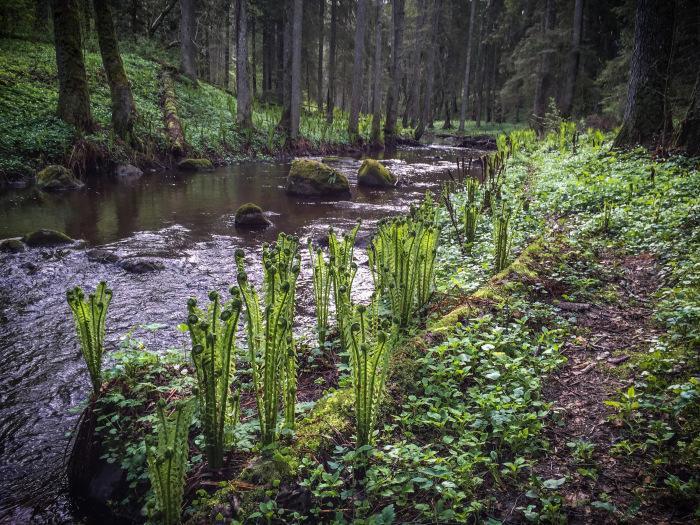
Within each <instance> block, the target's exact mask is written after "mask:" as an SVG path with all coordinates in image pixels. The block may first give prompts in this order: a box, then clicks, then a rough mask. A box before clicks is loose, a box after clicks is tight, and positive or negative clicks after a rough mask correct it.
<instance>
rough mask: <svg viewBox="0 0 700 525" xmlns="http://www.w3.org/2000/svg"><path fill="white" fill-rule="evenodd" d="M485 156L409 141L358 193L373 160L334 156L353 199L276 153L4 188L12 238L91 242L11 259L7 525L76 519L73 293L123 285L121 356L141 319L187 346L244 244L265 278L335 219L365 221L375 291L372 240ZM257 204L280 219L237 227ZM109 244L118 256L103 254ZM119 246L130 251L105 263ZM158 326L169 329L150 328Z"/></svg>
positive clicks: (1, 411)
mask: <svg viewBox="0 0 700 525" xmlns="http://www.w3.org/2000/svg"><path fill="white" fill-rule="evenodd" d="M477 154H478V153H477V152H470V151H467V150H464V149H457V148H449V147H431V148H419V149H409V150H399V151H398V152H396V153H395V154H394V155H393V156H392V157H391V158H387V159H386V162H387V165H388V166H389V167H390V168H391V169H392V171H394V173H396V174H397V175H398V176H399V179H400V185H399V186H398V187H397V188H395V189H391V190H389V191H382V190H369V189H367V190H366V189H364V188H357V186H356V184H355V183H356V179H357V177H356V173H357V169H358V167H359V164H360V160H359V159H355V158H332V159H326V161H327V162H328V164H330V165H332V166H333V167H335V168H337V169H338V170H339V171H341V172H342V173H344V174H346V175H347V176H348V178H349V179H350V184H351V188H352V193H353V195H352V199H351V200H348V201H337V202H329V201H324V200H302V199H299V198H296V197H291V196H288V195H286V194H285V193H284V182H285V177H286V175H287V172H288V170H289V164H288V163H267V162H247V163H240V164H236V165H233V166H228V167H225V168H219V169H217V170H215V171H214V172H213V173H199V174H178V173H164V174H163V173H160V174H149V175H145V176H143V177H142V178H140V179H137V180H133V181H121V182H117V181H113V180H102V181H99V180H96V181H94V182H91V183H90V184H89V185H88V187H87V188H86V189H85V190H84V191H80V192H72V193H67V194H39V193H33V192H31V191H23V192H17V193H11V194H7V195H4V196H0V238H5V237H12V236H19V235H22V234H24V233H26V232H28V231H32V230H36V229H38V228H52V229H57V230H61V231H65V232H66V233H67V234H68V235H70V236H71V237H73V238H76V239H81V240H83V241H84V242H82V243H76V244H75V245H69V246H67V247H62V248H44V249H28V250H27V251H25V252H23V253H19V254H0V355H1V358H0V482H1V484H0V522H6V521H7V522H11V523H15V522H16V523H28V522H32V523H70V522H71V516H72V514H71V508H70V504H69V502H68V498H67V497H66V487H65V480H64V475H63V465H64V459H65V457H64V455H65V451H66V447H67V444H68V442H69V439H68V438H67V437H66V433H67V432H69V431H70V430H71V429H72V428H73V427H74V425H75V423H76V420H77V417H78V416H77V414H76V413H75V411H73V412H71V411H70V409H71V408H74V407H78V406H80V404H81V402H82V401H83V400H84V399H85V398H86V396H87V395H88V394H89V389H90V384H89V378H88V374H87V371H86V369H85V366H84V363H83V361H82V357H81V356H80V352H79V349H78V346H77V341H76V337H75V333H74V326H73V322H72V319H71V317H70V312H69V309H68V306H67V304H66V300H65V291H66V289H68V288H69V287H73V286H77V285H79V286H82V287H83V288H89V289H92V288H94V286H95V285H96V284H97V282H98V281H100V280H106V281H107V282H108V283H109V285H110V287H111V288H112V289H113V290H114V299H113V301H112V305H111V306H110V311H109V315H108V319H107V342H106V351H107V355H108V354H109V352H110V351H111V350H113V349H114V348H115V347H116V346H117V344H118V342H119V336H120V335H121V334H124V333H126V332H127V331H129V330H130V329H132V328H134V327H136V330H135V332H134V334H135V335H136V336H138V337H140V338H142V339H143V340H144V342H145V343H146V344H147V345H148V346H149V347H150V348H151V349H154V350H160V349H165V348H176V347H184V345H185V344H186V337H187V336H186V335H183V334H181V333H179V332H178V331H177V330H176V329H175V326H176V325H177V324H179V323H180V322H182V321H183V319H184V314H185V311H186V310H185V301H186V299H187V298H188V297H190V296H196V297H199V298H204V296H205V294H206V292H207V291H208V290H211V289H216V290H219V291H223V290H226V289H227V288H228V286H230V284H231V283H234V282H235V264H234V257H233V254H234V250H235V249H236V248H243V249H244V250H245V252H246V254H247V259H248V261H249V263H250V264H251V265H252V266H251V269H250V271H249V273H250V274H251V275H252V276H253V279H254V280H255V279H256V277H257V278H259V274H258V272H257V271H256V270H254V269H253V268H257V265H258V264H259V260H260V251H261V245H262V243H263V242H266V241H267V242H272V241H274V239H275V238H276V237H277V234H278V233H279V232H282V231H283V232H286V233H289V234H295V235H298V236H299V237H301V238H302V240H304V241H305V240H306V239H307V238H311V239H319V240H320V239H322V238H324V236H325V234H326V232H327V230H328V227H329V226H333V227H335V228H338V229H347V228H350V227H352V226H353V225H354V224H355V221H356V220H357V219H362V221H363V226H362V229H361V232H360V234H359V235H358V246H359V248H358V250H357V251H356V253H357V258H358V262H359V264H360V271H359V272H358V277H357V281H356V284H357V294H358V297H359V298H366V297H367V296H368V295H369V294H370V293H371V287H372V283H371V277H370V275H369V270H368V268H367V265H366V261H367V257H366V254H365V251H364V246H366V244H367V242H368V239H369V235H370V233H371V232H372V230H373V228H374V227H375V225H376V222H377V221H378V220H379V219H381V218H382V217H386V216H388V215H394V214H397V213H401V212H405V211H407V210H408V208H409V207H410V205H411V204H413V203H416V202H418V201H419V200H420V199H421V198H422V196H423V195H424V194H425V192H426V191H434V190H436V189H437V188H438V187H439V185H440V183H441V182H442V181H444V180H446V179H448V178H449V175H447V169H448V168H454V166H455V164H454V159H456V158H457V157H463V156H465V155H466V156H469V155H474V156H476V155H477ZM246 202H255V203H257V204H258V205H260V206H261V207H262V208H263V209H264V210H267V211H266V214H267V216H268V218H269V219H270V220H271V221H272V222H273V226H272V227H270V228H268V229H266V230H264V231H262V232H250V231H237V230H236V228H235V226H234V213H235V210H236V208H237V207H238V206H239V205H241V204H243V203H246ZM95 248H99V250H104V251H103V252H101V253H99V255H98V256H96V254H95V252H94V251H91V250H94V249H95ZM303 253H304V255H306V250H305V247H304V250H303ZM106 254H110V255H112V256H113V255H116V256H117V258H118V260H116V261H115V260H114V258H113V259H112V260H111V262H105V261H104V259H105V256H106ZM100 259H101V260H100ZM125 261H126V262H130V263H135V262H139V261H141V262H144V261H146V262H147V263H148V264H151V265H156V266H158V267H159V268H160V269H158V270H156V271H150V272H147V273H133V271H132V272H130V271H126V270H125V269H124V268H123V266H124V265H123V263H124V262H125ZM303 266H304V271H303V272H302V275H301V276H300V280H299V286H300V292H299V293H298V297H299V299H300V305H299V313H298V316H297V320H298V322H297V324H298V325H299V326H300V327H311V326H313V320H312V316H313V305H312V293H311V280H310V277H311V276H310V271H309V267H308V264H304V265H303ZM148 323H162V324H163V325H165V328H162V329H160V330H157V331H155V332H152V331H147V330H144V329H139V328H138V327H139V325H143V324H148ZM300 330H303V328H300ZM307 330H308V328H307Z"/></svg>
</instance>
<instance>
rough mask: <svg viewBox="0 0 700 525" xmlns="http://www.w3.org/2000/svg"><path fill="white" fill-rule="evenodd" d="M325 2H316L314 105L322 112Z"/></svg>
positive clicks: (320, 0) (321, 0)
mask: <svg viewBox="0 0 700 525" xmlns="http://www.w3.org/2000/svg"><path fill="white" fill-rule="evenodd" d="M325 8H326V0H319V2H318V69H317V70H316V105H317V106H318V107H317V109H318V112H319V113H321V112H323V29H324V27H323V26H324V21H325V20H324V11H325Z"/></svg>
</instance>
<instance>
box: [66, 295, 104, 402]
mask: <svg viewBox="0 0 700 525" xmlns="http://www.w3.org/2000/svg"><path fill="white" fill-rule="evenodd" d="M66 299H67V300H68V305H69V306H70V309H71V312H73V319H74V320H75V328H76V331H77V332H78V339H79V340H80V351H81V353H82V354H83V358H84V359H85V363H86V364H87V367H88V372H89V373H90V381H91V382H92V389H93V392H94V393H95V395H97V394H98V393H99V392H100V387H101V386H102V354H103V353H104V345H103V343H104V338H105V320H106V318H107V310H108V309H109V303H110V302H111V301H112V290H110V289H109V288H107V283H105V282H104V281H101V282H100V284H98V285H97V288H96V289H95V293H91V294H90V295H89V296H88V298H87V300H85V294H84V293H83V290H82V289H81V288H79V287H76V288H74V289H72V290H68V292H66Z"/></svg>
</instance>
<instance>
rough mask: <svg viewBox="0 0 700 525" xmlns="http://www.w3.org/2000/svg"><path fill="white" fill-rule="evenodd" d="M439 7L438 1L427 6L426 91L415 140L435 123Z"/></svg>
mask: <svg viewBox="0 0 700 525" xmlns="http://www.w3.org/2000/svg"><path fill="white" fill-rule="evenodd" d="M438 9H439V6H438V4H437V3H434V4H433V5H431V6H430V7H426V10H428V14H427V16H426V18H427V19H429V20H430V32H429V33H428V34H427V35H428V36H427V38H425V43H426V44H425V45H427V47H428V49H427V50H426V60H425V91H424V93H423V104H422V106H423V107H422V111H421V114H420V120H419V121H418V126H416V131H415V133H414V135H413V138H414V139H415V140H420V138H421V137H422V136H423V133H424V132H425V128H426V126H427V127H432V123H433V115H432V113H433V107H432V100H433V77H434V74H435V54H436V49H435V48H436V43H435V42H436V39H437V19H438V13H439V12H438ZM414 82H416V83H417V82H418V79H414Z"/></svg>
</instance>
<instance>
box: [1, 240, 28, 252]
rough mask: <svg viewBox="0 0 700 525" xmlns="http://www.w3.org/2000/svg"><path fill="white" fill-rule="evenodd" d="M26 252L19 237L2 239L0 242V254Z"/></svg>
mask: <svg viewBox="0 0 700 525" xmlns="http://www.w3.org/2000/svg"><path fill="white" fill-rule="evenodd" d="M24 250H26V246H24V243H23V242H22V239H20V238H19V237H14V238H11V239H3V240H1V241H0V252H5V253H19V252H23V251H24Z"/></svg>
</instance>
